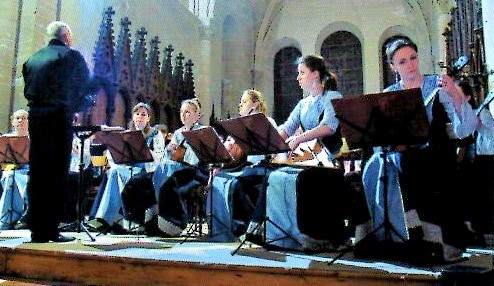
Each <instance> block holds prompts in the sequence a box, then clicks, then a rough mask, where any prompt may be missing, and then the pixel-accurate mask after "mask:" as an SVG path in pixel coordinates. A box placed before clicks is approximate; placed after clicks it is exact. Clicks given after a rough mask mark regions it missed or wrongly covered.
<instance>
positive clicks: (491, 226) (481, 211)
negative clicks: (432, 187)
mask: <svg viewBox="0 0 494 286" xmlns="http://www.w3.org/2000/svg"><path fill="white" fill-rule="evenodd" d="M493 93H494V92H491V93H490V94H489V95H488V96H487V97H486V99H489V97H492V96H493V95H494V94H493ZM476 113H477V115H478V121H479V122H478V125H477V141H476V144H475V145H476V146H475V147H476V150H475V158H474V160H473V172H472V173H473V174H474V179H473V180H472V182H473V186H474V188H473V189H474V190H475V192H476V196H475V204H474V206H473V208H472V212H473V213H472V216H473V219H472V226H473V229H474V230H476V231H478V232H479V233H483V234H492V233H494V222H493V217H494V212H493V211H492V204H493V202H494V176H493V175H492V173H493V171H494V101H491V102H490V104H488V105H485V104H482V105H481V107H480V109H478V110H477V112H476Z"/></svg>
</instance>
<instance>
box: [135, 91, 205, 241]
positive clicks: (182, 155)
mask: <svg viewBox="0 0 494 286" xmlns="http://www.w3.org/2000/svg"><path fill="white" fill-rule="evenodd" d="M200 118H201V105H200V103H199V100H198V99H188V100H184V101H183V102H182V104H181V106H180V120H181V121H182V124H183V126H182V127H180V128H179V129H177V130H175V132H174V133H173V136H172V138H171V140H170V143H168V145H167V146H166V149H165V156H164V157H163V160H161V162H160V163H159V165H158V167H157V168H156V171H155V172H154V175H153V178H152V179H153V187H154V191H155V197H156V204H155V205H153V206H152V207H151V208H149V209H147V210H146V211H145V223H144V224H145V227H146V232H148V233H149V234H159V235H161V233H160V231H159V230H158V229H157V227H158V224H157V219H158V217H157V215H158V212H159V211H158V209H159V206H158V203H157V202H159V197H160V190H161V187H162V186H163V184H164V183H165V182H166V181H167V180H169V179H170V178H171V177H172V176H173V174H174V173H175V172H177V171H179V170H182V169H184V168H187V167H188V166H196V165H197V164H198V163H199V159H198V158H197V156H196V154H195V153H194V151H193V150H192V148H191V147H190V145H189V144H188V143H187V142H186V141H185V137H184V136H183V134H182V132H184V131H190V130H194V129H197V128H200V127H201V124H200V123H199V120H200ZM165 232H166V231H165Z"/></svg>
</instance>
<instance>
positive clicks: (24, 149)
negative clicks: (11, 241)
mask: <svg viewBox="0 0 494 286" xmlns="http://www.w3.org/2000/svg"><path fill="white" fill-rule="evenodd" d="M0 163H4V164H15V165H16V166H15V167H14V168H13V169H12V172H13V174H12V182H11V184H10V187H9V189H8V190H4V192H9V193H10V205H9V208H8V210H7V212H6V213H5V214H3V216H2V217H0V222H2V221H3V219H4V218H5V217H6V218H7V222H8V223H6V224H7V225H9V228H11V227H12V226H13V224H14V220H13V217H14V214H17V215H18V216H21V215H22V214H20V213H18V212H17V211H16V210H14V188H15V170H16V168H17V166H18V165H22V164H27V163H29V138H28V137H27V136H1V137H0Z"/></svg>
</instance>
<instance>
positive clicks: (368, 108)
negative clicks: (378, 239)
mask: <svg viewBox="0 0 494 286" xmlns="http://www.w3.org/2000/svg"><path fill="white" fill-rule="evenodd" d="M332 103H333V107H334V109H335V113H336V117H337V118H338V119H339V120H340V124H341V132H342V134H343V136H344V137H345V138H346V141H347V143H348V146H349V147H350V148H351V149H355V148H362V147H375V146H380V147H382V151H381V154H380V156H381V158H382V160H383V172H382V174H383V175H382V176H381V178H379V179H380V180H381V182H382V183H383V200H384V207H383V208H384V217H383V223H382V224H381V225H379V226H378V227H376V228H374V230H372V232H370V233H369V234H367V235H366V237H364V238H363V239H362V240H360V241H359V242H358V243H357V244H359V243H362V242H365V241H367V240H369V239H370V238H372V237H373V236H374V234H375V233H376V232H377V231H379V230H380V229H381V228H383V229H384V240H383V242H382V244H381V245H382V247H381V249H382V251H383V254H384V255H386V254H385V252H386V251H387V250H388V253H389V250H390V249H396V247H395V244H394V241H393V239H392V236H391V234H392V233H393V234H394V235H395V236H397V237H398V238H399V239H400V240H401V241H402V242H404V241H405V238H404V237H402V236H401V235H400V234H399V233H398V232H397V231H396V229H395V228H394V227H393V225H392V224H391V222H390V220H389V210H388V176H387V167H386V165H387V164H386V161H387V155H388V152H389V151H391V150H393V148H394V147H396V146H398V145H417V144H423V143H426V142H427V141H428V136H429V123H428V120H427V115H426V113H425V108H424V102H423V100H422V92H421V90H420V89H419V88H417V89H408V90H402V91H393V92H385V93H377V94H366V95H362V96H353V97H346V98H339V99H333V100H332ZM343 254H344V253H343ZM343 254H342V255H343ZM340 257H341V256H340ZM338 258H339V257H338V256H337V257H336V258H335V259H334V260H333V261H331V262H330V264H331V263H333V262H334V261H335V260H336V259H338Z"/></svg>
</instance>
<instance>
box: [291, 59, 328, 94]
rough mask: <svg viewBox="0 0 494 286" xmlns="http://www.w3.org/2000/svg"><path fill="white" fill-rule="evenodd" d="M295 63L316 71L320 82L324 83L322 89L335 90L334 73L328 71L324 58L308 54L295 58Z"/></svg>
mask: <svg viewBox="0 0 494 286" xmlns="http://www.w3.org/2000/svg"><path fill="white" fill-rule="evenodd" d="M297 64H304V65H305V66H306V67H307V68H308V69H309V70H310V71H318V72H319V78H320V80H321V83H323V84H324V90H337V89H338V83H337V78H336V75H335V74H334V73H332V72H329V70H328V68H327V67H326V64H325V63H324V58H323V57H321V56H317V55H308V56H305V57H301V58H299V59H298V60H297Z"/></svg>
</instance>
